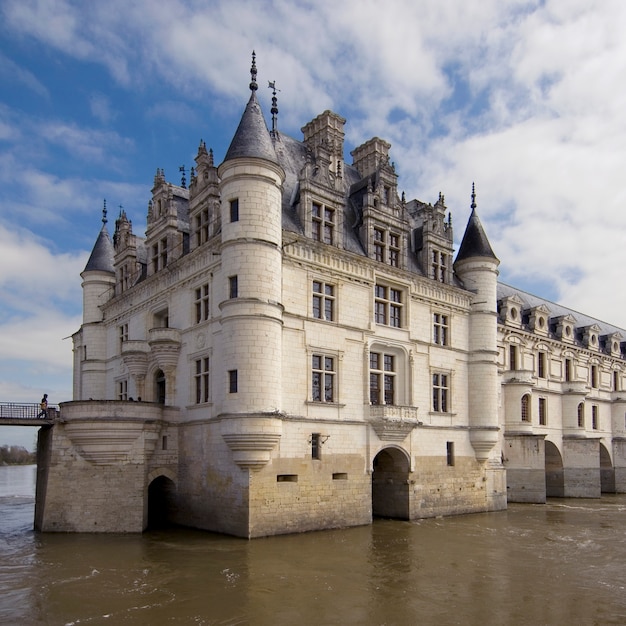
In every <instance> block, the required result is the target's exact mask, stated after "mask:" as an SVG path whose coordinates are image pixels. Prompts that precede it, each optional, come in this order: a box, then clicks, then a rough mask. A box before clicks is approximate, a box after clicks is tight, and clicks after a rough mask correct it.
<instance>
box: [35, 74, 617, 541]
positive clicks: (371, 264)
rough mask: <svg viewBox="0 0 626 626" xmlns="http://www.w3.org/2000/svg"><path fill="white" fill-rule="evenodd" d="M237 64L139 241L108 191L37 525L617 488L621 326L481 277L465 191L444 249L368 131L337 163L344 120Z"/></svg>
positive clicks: (488, 270) (228, 527) (457, 509)
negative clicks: (228, 125)
mask: <svg viewBox="0 0 626 626" xmlns="http://www.w3.org/2000/svg"><path fill="white" fill-rule="evenodd" d="M250 87H251V97H250V100H249V102H248V104H247V107H246V109H245V112H244V113H243V116H242V119H241V123H240V125H239V127H238V129H237V130H236V132H235V134H234V136H233V140H232V143H231V145H230V148H229V150H228V152H227V154H226V156H225V158H224V160H223V162H222V163H221V164H220V165H219V167H217V166H216V165H215V163H214V160H213V154H212V152H211V151H208V150H207V149H206V146H205V144H204V143H202V142H201V144H200V146H199V149H198V154H197V157H196V167H195V168H194V169H193V170H192V172H191V177H190V181H189V187H188V188H187V185H186V183H182V184H181V185H175V184H172V183H170V182H167V181H166V179H165V175H164V173H163V171H162V170H157V174H156V176H155V179H154V186H153V189H152V198H151V200H150V203H149V206H148V215H147V228H146V233H145V238H142V237H139V236H137V235H135V234H133V230H132V224H131V223H130V221H129V220H128V219H127V217H126V215H125V214H124V213H123V212H122V213H120V215H119V217H118V219H117V220H116V223H115V231H114V236H113V240H111V239H110V237H109V234H108V230H107V225H106V212H105V213H104V218H103V222H104V223H103V227H102V230H101V232H100V234H99V236H98V239H97V241H96V244H95V246H94V250H93V252H92V255H91V257H90V259H89V262H88V264H87V266H86V267H85V270H84V272H83V273H82V278H83V294H84V302H83V309H84V312H83V324H82V326H81V328H80V330H79V331H78V332H77V333H76V334H75V335H74V337H73V339H74V401H72V402H68V403H65V404H63V405H62V406H61V412H60V417H59V419H58V420H57V421H56V423H55V425H54V427H53V428H52V429H51V430H50V431H49V432H47V433H46V435H45V437H46V441H45V442H42V443H41V450H42V452H41V454H42V456H44V451H45V471H43V472H41V475H40V477H39V480H38V497H37V511H36V525H37V527H38V528H39V529H41V530H44V531H77V532H94V531H96V532H141V531H142V530H144V529H145V528H146V527H148V526H150V525H155V524H158V523H161V522H170V523H172V522H173V523H177V524H181V525H186V526H191V527H195V528H201V529H206V530H212V531H217V532H223V533H229V534H233V535H237V536H241V537H259V536H264V535H272V534H280V533H291V532H301V531H308V530H316V529H323V528H334V527H342V526H354V525H359V524H368V523H370V522H371V520H372V517H373V516H386V517H392V518H401V519H408V520H413V519H418V518H421V517H430V516H437V515H451V514H458V513H467V512H478V511H495V510H500V509H504V508H505V507H506V502H507V492H508V497H509V499H510V500H517V501H528V502H542V501H545V498H546V496H547V495H562V496H586V497H597V496H599V495H600V492H601V491H603V490H613V491H615V490H623V489H624V486H625V484H626V483H625V481H626V460H625V456H624V451H625V448H626V446H625V445H624V441H626V432H624V417H623V416H624V410H625V404H624V403H626V398H625V400H624V401H622V400H621V397H620V389H621V385H622V369H623V363H624V360H623V351H622V345H621V343H620V335H619V331H618V329H613V328H611V329H606V328H604V327H602V326H601V325H599V323H598V322H596V321H595V320H588V319H587V320H584V324H580V321H579V319H578V318H576V317H575V316H574V315H573V314H572V313H571V312H568V311H565V310H562V308H561V307H558V310H554V311H553V310H551V309H550V306H552V305H549V304H548V303H545V302H540V301H538V300H537V299H536V298H532V297H529V296H528V294H523V293H522V292H519V291H517V290H514V289H512V288H509V287H507V286H504V285H499V284H498V280H497V275H498V269H497V268H498V263H499V262H498V259H497V258H496V256H495V254H494V253H493V251H492V249H491V246H490V245H489V242H488V240H487V237H486V235H485V232H484V230H483V228H482V226H481V224H480V221H479V219H478V214H477V211H476V204H475V195H474V193H473V191H472V214H471V217H470V219H469V222H468V224H467V227H466V230H465V233H464V236H463V239H462V243H461V245H460V247H459V250H458V252H457V254H456V257H455V256H454V247H453V231H452V220H451V216H450V214H449V212H448V209H447V207H446V205H445V199H444V197H443V196H442V195H440V196H439V198H438V199H437V200H436V201H435V202H434V204H431V203H425V202H421V201H419V200H410V201H407V200H406V199H405V197H404V194H401V193H399V191H398V180H397V175H396V172H395V169H394V167H393V165H392V164H391V163H390V160H389V149H390V145H389V144H388V143H387V142H385V141H384V140H381V139H379V138H373V139H371V140H369V141H367V142H365V143H364V144H362V145H361V146H359V147H357V148H356V149H355V150H354V151H353V152H352V156H353V159H354V160H353V163H352V164H348V163H346V162H344V148H343V137H344V133H343V126H344V123H345V120H344V119H343V118H341V117H340V116H339V115H337V114H335V113H332V112H330V111H326V112H324V113H322V114H321V115H319V116H317V117H316V118H315V119H314V120H312V121H311V122H309V123H308V124H307V125H305V126H304V128H303V140H302V141H299V140H296V139H293V138H291V137H288V136H287V135H284V134H283V133H281V132H279V131H278V130H277V129H276V113H277V110H276V109H277V106H276V102H275V101H274V106H273V108H272V114H273V123H272V130H271V131H270V130H268V128H267V126H266V123H265V119H264V117H263V114H262V111H261V108H260V105H259V103H258V101H257V99H256V66H255V64H254V62H253V68H252V82H251V85H250ZM582 326H584V328H582ZM567 329H569V331H568V330H567ZM568 333H569V334H568ZM513 346H515V347H514V348H513ZM607 346H608V347H607ZM539 354H542V355H543V356H541V357H539V356H538V355H539ZM539 359H541V361H539ZM539 364H540V365H539ZM566 364H567V368H570V369H568V370H567V371H568V372H569V374H568V378H567V380H565V379H564V370H563V368H564V367H566ZM538 367H541V371H540V372H539V371H538ZM593 368H595V369H593ZM592 373H593V374H592ZM592 375H593V376H595V377H596V378H594V379H593V380H592V381H591V384H589V382H590V380H591V379H590V378H589V377H590V376H592ZM595 383H597V384H595ZM614 387H615V388H614ZM540 399H541V400H542V408H541V410H540V409H539V408H538V406H539V404H538V403H539V402H540ZM581 402H582V403H583V405H584V408H585V420H586V421H585V422H584V424H583V425H582V426H581V425H580V424H579V422H578V418H577V417H576V416H575V415H573V414H572V412H573V411H578V407H579V405H580V403H581ZM522 406H524V407H527V408H526V409H524V412H523V415H522ZM593 407H596V408H593ZM592 411H593V420H594V421H593V424H594V425H595V426H593V425H592V423H591V420H592ZM544 422H545V423H544Z"/></svg>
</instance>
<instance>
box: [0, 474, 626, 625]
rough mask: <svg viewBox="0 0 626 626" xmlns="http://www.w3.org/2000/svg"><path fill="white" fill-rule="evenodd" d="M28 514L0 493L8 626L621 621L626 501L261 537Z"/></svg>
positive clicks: (0, 559)
mask: <svg viewBox="0 0 626 626" xmlns="http://www.w3.org/2000/svg"><path fill="white" fill-rule="evenodd" d="M1 469H2V468H0V470H1ZM32 515H33V508H32V498H30V499H28V498H26V499H25V498H23V497H22V498H8V497H0V585H1V588H2V590H3V591H2V595H1V596H0V623H7V624H9V623H10V624H24V625H30V624H33V625H34V624H51V625H57V624H76V625H78V624H90V625H93V624H107V625H110V624H116V625H117V624H142V625H143V624H149V625H151V626H159V625H161V624H164V625H165V624H201V625H202V624H207V625H208V624H211V625H215V624H227V625H234V624H255V625H256V624H258V625H265V624H268V625H270V624H271V625H283V624H285V625H287V624H289V625H293V624H299V625H303V626H306V625H308V624H315V625H321V624H364V625H370V624H371V625H383V624H384V625H387V626H389V625H394V624H398V625H405V624H463V625H466V624H470V625H473V624H476V625H479V624H480V625H483V624H567V623H571V624H623V623H626V567H625V566H624V560H625V557H626V537H625V534H624V531H623V527H624V520H625V519H626V517H625V516H626V496H607V497H603V498H602V499H601V500H551V501H550V502H549V503H548V504H547V505H512V506H511V507H510V508H509V510H508V511H504V512H499V513H484V514H475V515H466V516H458V517H450V518H443V519H430V520H422V521H419V522H414V523H411V522H405V521H395V520H393V521H392V520H377V521H376V522H375V523H374V524H373V525H372V526H364V527H360V528H351V529H346V530H334V531H323V532H315V533H308V534H303V535H289V536H283V537H270V538H266V539H256V540H254V541H246V540H243V539H235V538H231V537H224V536H220V535H214V534H211V533H203V532H197V531H193V530H185V529H170V530H159V531H153V532H149V533H146V534H144V535H72V534H36V533H34V532H32V531H31V530H30V528H32Z"/></svg>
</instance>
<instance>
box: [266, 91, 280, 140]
mask: <svg viewBox="0 0 626 626" xmlns="http://www.w3.org/2000/svg"><path fill="white" fill-rule="evenodd" d="M267 86H268V88H269V89H272V109H271V112H272V133H275V132H276V131H277V130H278V128H277V127H278V124H277V120H278V117H277V116H278V99H277V98H276V92H277V91H280V89H276V81H275V80H272V81H270V80H268V81H267Z"/></svg>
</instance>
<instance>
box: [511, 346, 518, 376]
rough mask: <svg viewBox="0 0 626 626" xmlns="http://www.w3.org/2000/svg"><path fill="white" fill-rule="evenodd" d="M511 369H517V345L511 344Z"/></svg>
mask: <svg viewBox="0 0 626 626" xmlns="http://www.w3.org/2000/svg"><path fill="white" fill-rule="evenodd" d="M509 369H510V370H511V371H515V370H516V369H517V345H515V344H514V343H511V344H509Z"/></svg>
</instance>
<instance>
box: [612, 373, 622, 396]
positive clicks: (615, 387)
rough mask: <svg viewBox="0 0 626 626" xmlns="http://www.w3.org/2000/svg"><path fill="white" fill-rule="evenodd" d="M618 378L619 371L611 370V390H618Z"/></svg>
mask: <svg viewBox="0 0 626 626" xmlns="http://www.w3.org/2000/svg"><path fill="white" fill-rule="evenodd" d="M619 378H620V376H619V371H618V370H613V391H620V384H619Z"/></svg>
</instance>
